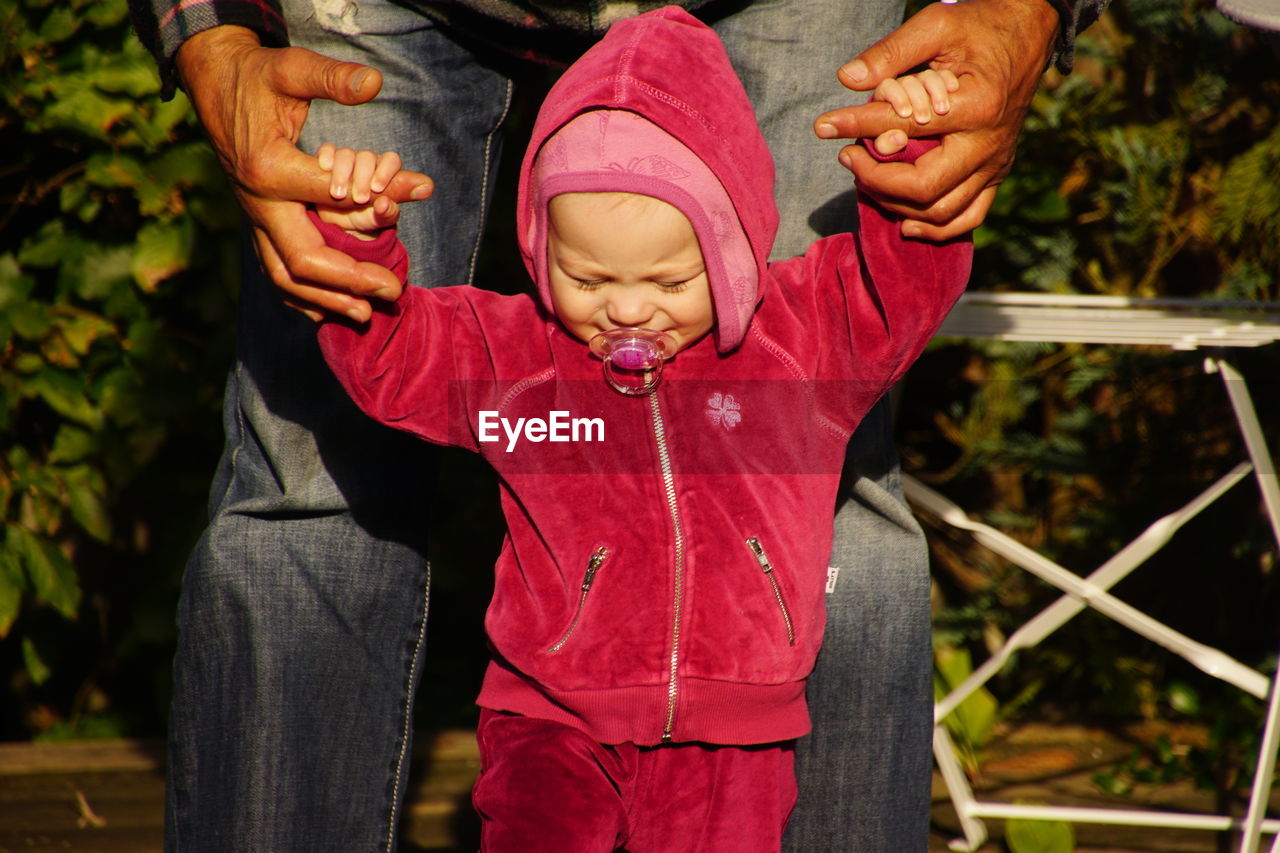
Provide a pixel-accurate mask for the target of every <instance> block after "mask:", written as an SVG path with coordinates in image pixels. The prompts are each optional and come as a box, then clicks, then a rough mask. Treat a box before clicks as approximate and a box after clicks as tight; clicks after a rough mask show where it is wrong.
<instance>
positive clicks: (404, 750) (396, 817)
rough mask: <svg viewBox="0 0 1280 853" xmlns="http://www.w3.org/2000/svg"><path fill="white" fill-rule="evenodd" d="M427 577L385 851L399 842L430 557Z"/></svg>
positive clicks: (428, 602)
mask: <svg viewBox="0 0 1280 853" xmlns="http://www.w3.org/2000/svg"><path fill="white" fill-rule="evenodd" d="M426 569H427V577H426V582H425V584H424V586H423V590H422V618H421V619H419V620H418V626H419V627H418V637H417V639H416V640H415V641H414V644H413V654H412V656H411V657H410V658H409V672H408V677H407V681H406V684H405V690H404V705H403V706H402V708H401V715H402V717H403V719H404V725H403V726H402V727H401V729H400V754H399V755H398V756H396V770H395V775H394V777H393V778H392V784H391V813H390V818H389V820H388V822H387V843H386V846H385V847H383V850H385V851H386V853H391V851H392V850H394V849H395V842H396V824H397V823H399V821H400V803H401V800H402V799H403V795H402V793H401V791H400V784H401V780H402V779H403V778H404V765H405V758H406V757H407V754H408V751H409V734H410V729H411V728H412V726H413V693H414V686H415V685H416V684H417V682H418V660H419V657H420V655H421V654H422V643H423V641H424V640H425V639H426V636H427V611H428V610H429V609H430V605H431V561H430V560H428V561H427V565H426Z"/></svg>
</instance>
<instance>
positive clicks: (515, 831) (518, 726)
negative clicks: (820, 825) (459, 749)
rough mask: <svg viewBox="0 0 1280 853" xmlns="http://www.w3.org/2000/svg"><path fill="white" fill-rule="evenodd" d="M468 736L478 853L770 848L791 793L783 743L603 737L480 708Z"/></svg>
mask: <svg viewBox="0 0 1280 853" xmlns="http://www.w3.org/2000/svg"><path fill="white" fill-rule="evenodd" d="M477 736H478V739H479V742H480V778H479V779H477V780H476V786H475V790H474V792H473V793H472V799H473V801H474V803H475V807H476V811H477V812H479V814H480V821H481V830H480V849H481V851H482V853H612V851H617V850H622V851H626V853H777V851H778V850H780V849H781V847H782V830H783V827H784V826H786V823H787V817H788V816H789V815H790V814H791V808H792V806H794V805H795V801H796V781H795V773H794V770H793V749H792V744H791V743H790V742H787V743H783V744H765V745H762V746H747V747H739V746H712V745H707V744H672V745H668V746H657V747H638V746H636V745H635V744H631V743H624V744H617V745H613V746H608V745H604V744H599V743H596V742H595V741H593V740H592V739H591V738H590V737H588V736H587V734H586V733H584V732H581V731H578V730H577V729H574V728H571V727H569V726H566V725H564V724H563V723H555V722H551V721H549V720H539V719H535V718H532V717H521V716H518V715H514V714H502V713H497V712H494V711H489V710H487V709H484V710H482V711H481V712H480V726H479V730H478V732H477Z"/></svg>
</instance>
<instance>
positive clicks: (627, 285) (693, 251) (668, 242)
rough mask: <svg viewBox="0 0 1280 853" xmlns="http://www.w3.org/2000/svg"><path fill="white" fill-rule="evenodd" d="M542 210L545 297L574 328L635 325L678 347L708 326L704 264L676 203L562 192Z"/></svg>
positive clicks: (584, 332) (585, 332)
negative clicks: (665, 336) (547, 284)
mask: <svg viewBox="0 0 1280 853" xmlns="http://www.w3.org/2000/svg"><path fill="white" fill-rule="evenodd" d="M548 213H549V220H550V228H549V229H548V234H547V270H548V273H549V275H550V279H551V302H552V304H553V305H554V307H555V311H556V316H557V317H559V318H560V322H561V323H563V324H564V326H565V328H567V329H568V330H569V331H570V332H572V333H573V334H574V335H576V336H577V337H579V338H581V339H582V340H584V341H589V340H591V338H592V337H594V336H595V335H596V334H598V333H600V332H604V331H607V330H609V329H616V328H619V327H627V326H638V327H642V328H646V329H655V330H657V331H660V332H666V333H668V334H669V335H671V336H672V337H673V338H675V341H676V345H677V348H678V349H684V348H685V347H687V346H689V345H690V344H692V343H694V342H696V341H697V340H699V339H700V338H701V337H702V336H703V335H705V334H706V333H707V332H709V331H711V327H712V326H713V325H714V324H715V313H714V310H713V308H712V302H711V286H710V284H709V283H708V281H707V267H706V264H705V263H703V260H702V250H701V249H700V248H699V246H698V238H697V235H696V234H694V231H693V226H692V225H691V224H690V223H689V220H688V218H686V217H685V215H684V214H683V213H681V212H680V211H679V210H677V209H676V208H674V207H672V206H671V205H669V204H667V203H666V202H664V201H659V200H658V199H655V198H650V197H649V196H643V195H634V194H632V193H566V194H564V195H558V196H556V197H555V198H553V199H552V200H551V204H550V210H549V212H548Z"/></svg>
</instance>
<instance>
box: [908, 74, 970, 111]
mask: <svg viewBox="0 0 1280 853" xmlns="http://www.w3.org/2000/svg"><path fill="white" fill-rule="evenodd" d="M916 76H917V77H919V79H920V83H921V85H922V86H924V90H925V94H926V97H927V98H928V100H929V103H930V104H932V106H933V111H934V113H936V114H937V115H940V116H944V115H946V114H947V113H949V112H951V93H952V92H955V91H957V90H958V89H959V88H960V80H959V79H958V78H957V77H956V75H955V74H953V73H952V72H951V71H949V70H947V69H945V68H944V69H941V70H938V71H935V70H933V69H929V70H927V71H921V72H920V73H919V74H918V75H916Z"/></svg>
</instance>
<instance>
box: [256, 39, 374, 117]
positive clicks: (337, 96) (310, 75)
mask: <svg viewBox="0 0 1280 853" xmlns="http://www.w3.org/2000/svg"><path fill="white" fill-rule="evenodd" d="M274 72H275V74H276V78H277V80H278V85H279V88H280V90H281V91H283V92H284V93H285V94H288V95H291V96H292V97H295V98H300V99H304V100H313V99H315V98H325V99H327V100H330V101H337V102H338V103H340V104H348V105H352V104H363V103H364V102H365V101H370V100H372V99H373V98H374V96H375V95H377V94H378V92H379V90H381V89H382V75H381V74H379V73H378V70H377V69H376V68H370V67H369V66H368V65H361V64H360V63H358V62H341V61H339V60H337V59H330V58H329V57H327V56H323V55H321V54H319V53H315V52H314V51H310V50H307V49H306V48H301V47H290V48H285V49H283V50H281V51H280V53H279V54H277V59H276V63H275V68H274Z"/></svg>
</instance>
